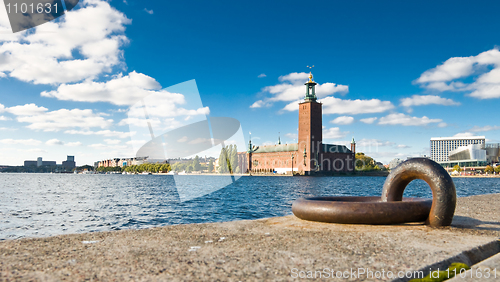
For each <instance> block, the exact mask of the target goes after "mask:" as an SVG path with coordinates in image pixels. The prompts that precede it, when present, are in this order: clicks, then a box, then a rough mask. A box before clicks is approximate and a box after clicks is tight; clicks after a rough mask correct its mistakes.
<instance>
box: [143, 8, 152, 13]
mask: <svg viewBox="0 0 500 282" xmlns="http://www.w3.org/2000/svg"><path fill="white" fill-rule="evenodd" d="M144 12H146V13H148V14H150V15H152V14H153V9H151V10H148V9H146V8H144Z"/></svg>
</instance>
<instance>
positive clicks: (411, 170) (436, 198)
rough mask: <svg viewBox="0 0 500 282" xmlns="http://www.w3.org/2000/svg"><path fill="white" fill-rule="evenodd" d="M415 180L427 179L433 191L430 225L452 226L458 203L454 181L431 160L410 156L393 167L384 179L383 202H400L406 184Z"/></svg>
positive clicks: (428, 222) (428, 221)
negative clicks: (411, 157)
mask: <svg viewBox="0 0 500 282" xmlns="http://www.w3.org/2000/svg"><path fill="white" fill-rule="evenodd" d="M415 179H421V180H424V181H425V182H427V184H428V185H429V186H430V187H431V190H432V207H431V210H430V213H429V217H428V219H427V224H429V225H430V226H433V227H438V226H450V225H451V222H452V220H453V214H454V213H455V207H456V204H457V192H456V189H455V184H454V183H453V180H452V179H451V177H450V175H449V174H448V172H446V170H444V168H443V167H442V166H441V165H439V164H438V163H436V162H434V161H432V160H430V159H427V158H414V159H409V160H407V161H405V162H403V163H401V164H400V165H399V166H397V167H396V168H395V169H393V170H392V172H391V173H390V174H389V176H387V179H386V180H385V183H384V188H383V190H382V201H384V202H393V201H401V200H402V198H403V192H404V190H405V188H406V186H407V185H408V184H409V183H410V182H411V181H413V180H415Z"/></svg>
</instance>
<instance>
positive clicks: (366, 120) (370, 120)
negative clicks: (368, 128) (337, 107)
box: [359, 117, 377, 124]
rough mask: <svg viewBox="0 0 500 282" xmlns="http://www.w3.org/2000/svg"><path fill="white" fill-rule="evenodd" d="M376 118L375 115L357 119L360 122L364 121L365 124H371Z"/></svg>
mask: <svg viewBox="0 0 500 282" xmlns="http://www.w3.org/2000/svg"><path fill="white" fill-rule="evenodd" d="M376 120H377V118H376V117H371V118H362V119H360V120H359V121H361V122H362V123H366V124H372V123H374V122H375V121H376Z"/></svg>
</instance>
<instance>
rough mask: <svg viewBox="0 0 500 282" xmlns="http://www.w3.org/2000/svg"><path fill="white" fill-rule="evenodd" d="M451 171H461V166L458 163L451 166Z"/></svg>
mask: <svg viewBox="0 0 500 282" xmlns="http://www.w3.org/2000/svg"><path fill="white" fill-rule="evenodd" d="M453 171H458V172H461V171H462V168H461V167H460V166H459V165H455V166H454V167H453Z"/></svg>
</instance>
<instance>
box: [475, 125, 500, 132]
mask: <svg viewBox="0 0 500 282" xmlns="http://www.w3.org/2000/svg"><path fill="white" fill-rule="evenodd" d="M499 129H500V126H498V125H494V126H491V125H486V126H483V127H479V126H477V125H476V126H474V127H473V128H471V129H469V131H470V132H486V131H492V130H499Z"/></svg>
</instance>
